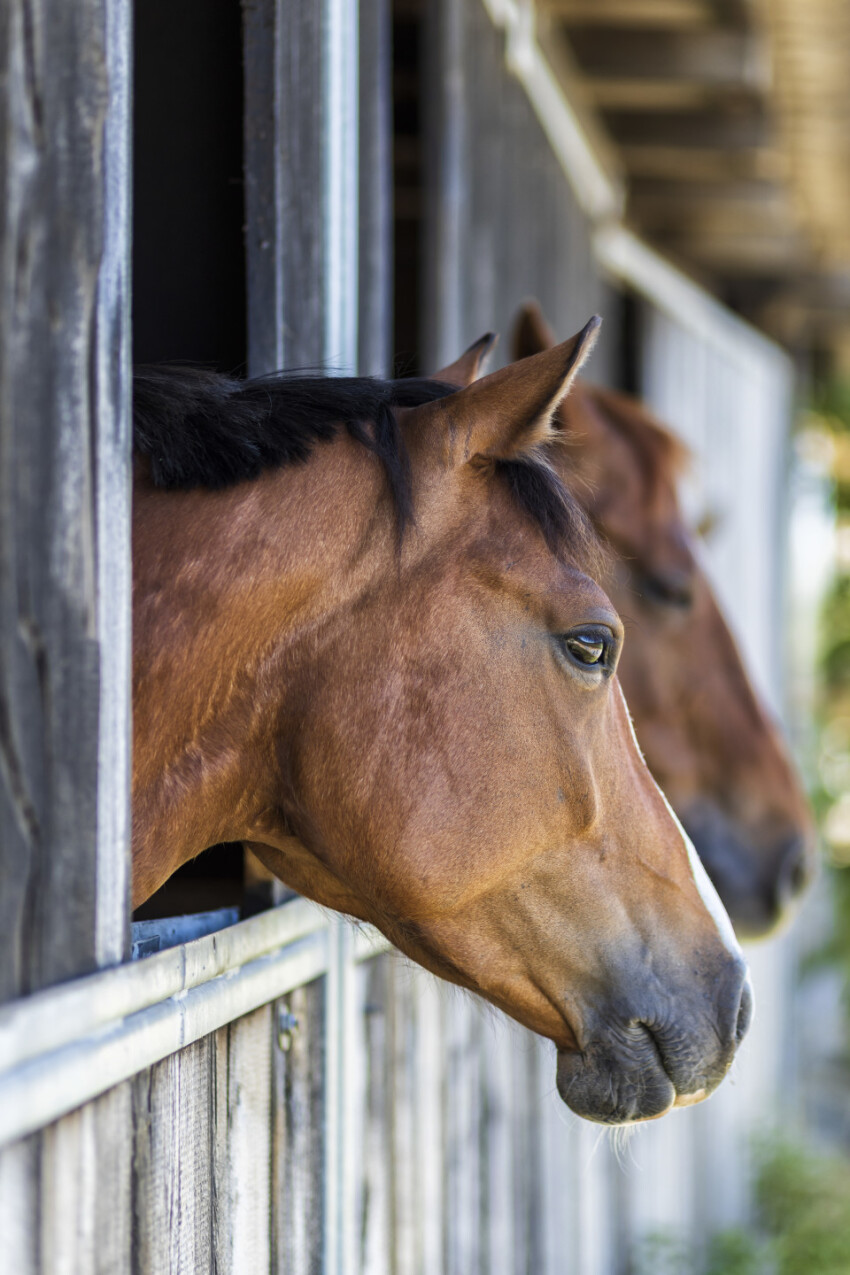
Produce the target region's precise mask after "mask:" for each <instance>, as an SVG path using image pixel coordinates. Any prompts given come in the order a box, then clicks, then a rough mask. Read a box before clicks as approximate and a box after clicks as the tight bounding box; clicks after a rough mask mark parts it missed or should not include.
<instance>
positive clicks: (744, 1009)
mask: <svg viewBox="0 0 850 1275" xmlns="http://www.w3.org/2000/svg"><path fill="white" fill-rule="evenodd" d="M754 1007H755V1005H754V1001H753V985H752V983H751V982H750V977H749V974H746V975H745V977H744V986H743V987H742V988H741V1000H740V1002H739V1004H738V1017H737V1020H736V1022H735V1048H736V1049H737V1048H738V1046H739V1045H740V1043H741V1041H742V1040H743V1039H744V1037H745V1036H746V1034H747V1032H748V1031H749V1030H750V1023H751V1022H752V1021H753V1009H754Z"/></svg>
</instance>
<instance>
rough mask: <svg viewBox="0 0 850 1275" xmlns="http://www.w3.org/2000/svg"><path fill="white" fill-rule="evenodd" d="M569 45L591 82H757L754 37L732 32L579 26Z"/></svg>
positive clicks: (760, 76)
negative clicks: (615, 28)
mask: <svg viewBox="0 0 850 1275" xmlns="http://www.w3.org/2000/svg"><path fill="white" fill-rule="evenodd" d="M570 44H571V45H572V49H573V52H574V54H575V57H576V60H577V62H578V64H579V66H580V68H581V70H582V72H583V73H584V75H586V76H587V77H588V78H589V79H590V81H591V84H592V82H593V80H594V79H602V80H635V81H642V80H648V81H650V82H654V81H661V82H664V81H671V82H674V83H679V82H687V81H694V82H695V83H698V84H705V85H712V86H720V87H737V86H740V85H745V86H749V87H761V85H762V84H763V83H764V81H765V74H766V72H765V68H764V65H763V59H762V58H761V57H760V56H759V46H758V45H757V43H756V41H755V40H754V38H753V37H752V36H751V35H749V34H747V33H742V32H737V31H706V32H702V33H700V34H693V33H691V32H683V31H648V30H646V29H645V28H641V27H624V28H621V29H619V30H618V31H617V32H616V33H613V32H612V31H611V29H610V28H608V27H584V28H581V29H577V30H575V31H573V32H572V34H571V36H570Z"/></svg>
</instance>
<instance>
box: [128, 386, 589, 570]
mask: <svg viewBox="0 0 850 1275" xmlns="http://www.w3.org/2000/svg"><path fill="white" fill-rule="evenodd" d="M456 391H457V387H456V386H454V385H447V384H445V383H443V382H440V381H432V380H425V379H419V378H406V379H402V380H396V381H381V380H377V379H376V378H374V377H329V376H322V375H319V374H316V375H306V376H305V375H303V374H300V373H299V374H289V373H280V374H276V375H273V376H263V377H257V378H255V379H253V380H244V381H243V380H237V379H235V378H233V377H228V376H222V375H220V374H218V373H216V372H210V371H207V370H205V369H202V368H192V367H183V366H175V365H161V366H155V367H139V368H136V369H135V373H134V377H133V449H134V451H135V452H136V453H137V454H138V455H140V456H145V457H147V459H148V461H149V463H150V474H151V480H152V481H153V483H154V485H155V486H157V487H163V488H167V489H172V490H174V489H183V490H186V489H190V488H195V487H204V488H210V489H215V488H222V487H230V486H233V485H234V484H236V483H239V482H246V481H250V480H251V479H255V478H258V477H259V475H260V474H261V473H262V472H263V471H264V470H266V469H271V468H276V467H279V466H284V465H294V464H299V463H300V462H303V461H305V460H306V459H307V457H308V456H309V455H310V453H311V452H312V451H313V448H314V447H315V445H316V444H317V443H321V442H329V441H330V440H331V439H333V438H334V437H336V435H337V434H338V433H339V432H340V430H342V429H345V430H347V431H348V433H349V434H350V435H351V436H352V437H353V438H355V439H357V441H358V442H360V443H362V444H363V446H364V447H367V448H368V449H369V450H370V451H371V452H373V453H374V454H375V456H376V457H377V458H378V460H379V461H380V462H381V464H382V465H383V467H384V471H385V473H386V476H387V482H388V484H389V488H390V492H391V494H392V498H393V501H394V503H395V507H396V510H397V513H398V520H399V527H400V531H401V532H402V533H403V531H404V528H405V526H406V525H407V523H408V522H409V521H411V520H412V518H413V501H412V492H411V482H410V462H409V458H408V454H407V448H406V446H405V442H404V438H403V436H402V433H401V430H400V429H399V426H398V422H397V420H396V415H395V409H396V408H400V407H420V406H422V405H423V404H424V403H433V402H435V401H436V400H438V399H442V398H446V397H447V396H448V395H449V394H453V393H456ZM497 471H498V472H500V473H501V474H502V475H503V477H504V479H505V480H506V481H507V483H508V485H509V487H510V489H511V491H512V492H513V495H514V498H515V500H516V501H517V503H518V504H519V506H520V507H521V508H522V509H523V510H524V511H525V513H526V514H528V516H529V517H530V518H531V519H532V520H533V521H534V522H535V523H536V524H537V525H538V527H539V528H540V530H541V531H542V533H543V535H544V537H545V538H546V542H547V544H548V545H549V547H550V548H551V549H552V550H554V551H561V550H567V551H568V552H569V553H570V555H571V556H572V557H573V558H576V559H579V558H580V559H581V560H583V561H586V560H587V559H588V558H589V557H592V556H593V546H594V545H595V537H594V533H593V532H592V531H591V530H590V525H589V523H588V521H587V519H586V518H585V516H584V514H583V513H582V511H581V509H580V507H579V506H578V504H577V503H576V501H575V500H574V499H573V497H572V496H571V495H570V494H569V492H568V491H567V489H566V487H565V486H564V485H563V484H562V483H561V481H560V479H558V478H557V476H556V475H555V474H554V473H553V472H552V470H551V469H550V468H549V466H548V465H547V464H546V462H545V460H544V459H542V458H540V457H537V456H533V455H532V456H529V457H527V458H525V459H520V460H514V461H499V462H497Z"/></svg>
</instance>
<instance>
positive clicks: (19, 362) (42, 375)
mask: <svg viewBox="0 0 850 1275" xmlns="http://www.w3.org/2000/svg"><path fill="white" fill-rule="evenodd" d="M0 30H2V38H0V50H2V55H0V56H2V58H3V63H4V65H3V67H2V73H3V78H4V82H5V85H6V89H5V91H4V93H3V94H2V96H0V136H2V139H3V145H2V147H0V155H2V161H0V187H1V188H0V243H1V244H2V251H0V519H2V523H0V650H2V663H0V878H2V880H3V891H2V895H0V998H9V997H11V996H14V995H20V994H21V993H25V992H28V991H31V990H33V989H35V988H37V987H42V986H45V985H48V984H50V983H54V982H57V981H59V980H61V979H63V978H69V977H72V976H74V975H77V974H81V973H84V972H87V971H88V970H91V969H93V968H94V967H95V966H96V964H98V963H99V962H101V963H102V962H108V961H116V960H119V959H121V957H122V955H123V952H124V946H125V939H126V917H125V908H126V889H127V852H128V845H127V831H128V825H127V816H126V811H127V803H128V787H127V784H128V770H127V760H128V747H127V740H128V719H127V702H128V701H127V695H128V683H127V671H128V663H127V660H128V652H129V636H128V635H129V627H128V620H129V577H128V571H127V562H128V556H127V555H128V549H129V538H128V532H127V526H128V522H127V516H128V508H129V490H128V465H129V436H128V429H127V426H128V413H127V405H128V397H127V396H128V376H127V374H128V347H127V323H126V303H127V279H126V263H127V229H128V228H127V215H126V212H127V189H126V171H127V147H128V137H127V118H128V103H127V94H128V84H127V78H126V62H127V40H128V13H127V9H126V6H125V5H124V3H123V2H122V0H83V2H82V3H80V4H74V5H68V4H65V3H64V2H63V0H38V2H36V3H27V4H22V3H11V4H6V5H4V6H3V9H2V13H0ZM60 69H61V72H62V73H61V74H59V71H60ZM95 458H97V459H96V462H95ZM101 723H102V725H103V744H104V752H103V753H101V751H100V747H99V740H100V737H101V736H100V730H101ZM107 746H108V748H109V753H107V751H106V750H107ZM107 756H110V757H111V763H112V764H109V765H107V764H106V762H107ZM99 812H100V813H99ZM99 909H100V912H101V915H100V916H99V915H98V911H99ZM107 913H108V915H107Z"/></svg>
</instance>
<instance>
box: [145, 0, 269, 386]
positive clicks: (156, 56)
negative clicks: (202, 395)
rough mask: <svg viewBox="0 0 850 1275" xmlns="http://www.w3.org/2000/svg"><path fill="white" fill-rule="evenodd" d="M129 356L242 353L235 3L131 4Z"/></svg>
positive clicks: (234, 362) (228, 360)
mask: <svg viewBox="0 0 850 1275" xmlns="http://www.w3.org/2000/svg"><path fill="white" fill-rule="evenodd" d="M134 38H135V64H134V68H133V76H134V132H133V154H134V160H133V358H134V361H135V362H137V363H151V362H156V361H159V360H163V359H181V360H190V361H192V362H200V363H205V364H207V365H209V366H213V367H216V368H218V369H219V370H222V371H231V370H234V369H241V368H242V367H243V365H244V363H245V249H244V240H243V223H244V212H243V178H242V155H243V143H242V99H243V82H242V10H241V6H240V5H239V3H238V2H237V0H144V4H138V5H136V6H135V27H134Z"/></svg>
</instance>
